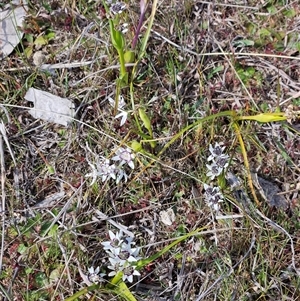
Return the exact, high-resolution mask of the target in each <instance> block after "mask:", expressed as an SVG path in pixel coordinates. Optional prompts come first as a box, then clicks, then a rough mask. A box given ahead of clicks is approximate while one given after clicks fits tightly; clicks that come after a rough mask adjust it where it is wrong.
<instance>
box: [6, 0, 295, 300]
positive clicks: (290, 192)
mask: <svg viewBox="0 0 300 301" xmlns="http://www.w3.org/2000/svg"><path fill="white" fill-rule="evenodd" d="M87 2H88V1H83V0H79V1H61V0H58V1H50V2H47V3H46V2H45V3H44V5H43V4H42V1H30V9H29V12H28V17H27V19H26V25H25V26H24V31H25V32H26V33H27V38H26V37H25V38H24V39H23V41H22V45H20V46H19V47H18V49H17V50H16V51H15V52H14V53H13V54H11V55H10V56H9V57H7V58H6V59H4V60H3V61H1V67H0V78H1V82H0V91H1V93H0V102H1V104H2V106H1V111H0V118H1V120H3V123H4V125H5V129H6V134H5V133H4V132H3V133H2V134H1V135H0V138H1V137H2V138H1V139H0V150H1V153H0V155H1V159H2V160H3V162H2V170H1V183H2V200H3V203H4V202H5V212H2V213H1V217H2V221H3V223H2V228H1V235H2V238H3V243H2V252H3V253H2V257H1V263H2V265H1V266H2V269H1V271H0V293H1V296H2V297H1V299H2V300H30V301H32V300H64V299H66V298H67V297H70V296H72V295H73V294H75V293H76V292H78V291H79V290H80V289H82V288H83V287H84V286H85V285H84V284H83V283H82V278H81V276H80V273H79V269H81V270H82V271H83V272H85V273H86V272H87V268H88V267H90V266H98V265H99V266H102V268H103V269H104V267H105V265H106V262H107V257H106V255H105V253H104V251H103V250H102V246H101V242H102V241H103V240H107V234H108V229H113V230H115V228H114V227H113V226H112V224H111V220H113V221H114V222H116V223H117V224H121V225H124V226H126V227H129V229H130V231H132V232H134V233H135V236H136V240H137V244H138V245H140V246H141V247H142V256H144V257H148V256H150V255H153V254H154V253H156V252H157V251H159V250H161V249H162V248H163V247H165V246H167V245H168V244H169V243H170V241H169V240H172V239H175V238H176V237H179V236H181V235H184V234H186V233H189V232H191V231H193V230H195V229H197V228H201V227H203V228H204V230H203V231H204V232H203V234H202V235H201V236H197V237H193V238H189V239H188V240H185V241H184V242H182V243H180V244H178V245H176V246H175V247H174V248H172V249H171V250H170V251H169V252H168V253H167V254H164V255H163V256H162V257H161V258H160V259H158V260H156V261H155V262H153V263H152V264H150V265H148V266H147V267H145V268H144V269H143V270H141V271H140V272H141V277H140V278H139V279H138V278H135V281H134V284H133V285H132V286H130V290H131V292H132V293H133V294H134V296H135V297H136V299H137V300H149V301H150V300H157V301H158V300H160V301H162V300H195V301H196V300H197V301H200V300H272V301H273V300H278V301H279V300H300V298H299V297H298V296H299V295H300V290H299V288H300V283H299V279H300V278H299V272H300V257H299V254H300V241H299V237H300V220H299V208H300V206H299V205H300V204H299V191H298V190H299V182H300V173H299V163H300V138H299V131H300V128H299V121H298V120H296V121H294V122H293V123H292V124H289V123H287V122H274V123H268V124H259V123H256V122H246V121H245V122H240V123H239V127H240V131H241V133H242V137H243V141H244V143H245V147H246V151H247V157H248V160H249V164H250V168H251V170H252V171H258V173H259V174H260V175H261V176H262V177H263V178H265V179H267V180H269V181H270V182H271V183H275V184H276V185H277V186H278V187H279V188H280V190H281V191H283V192H284V197H285V198H286V201H287V202H288V203H289V208H288V209H287V210H283V209H280V208H274V207H270V206H269V205H268V203H267V202H266V201H265V200H264V199H262V198H261V196H260V195H259V194H258V197H259V200H260V202H261V206H260V207H259V208H256V209H257V210H259V213H260V214H261V215H258V214H253V212H252V213H251V212H248V211H247V210H244V209H243V207H242V205H241V204H240V203H239V200H238V199H237V198H236V196H235V195H234V193H233V192H232V189H231V187H230V186H229V185H227V184H226V183H223V185H222V190H223V193H224V195H225V196H226V201H225V202H224V203H222V205H221V212H220V213H221V214H222V215H223V216H228V217H230V216H231V215H232V216H237V215H238V217H236V218H227V219H216V218H215V216H214V214H213V213H212V212H211V209H210V208H209V207H208V206H207V204H206V203H205V200H204V196H203V194H204V189H203V184H204V183H206V182H207V181H208V177H207V176H206V171H207V170H206V164H207V157H208V156H209V151H208V146H209V144H214V143H215V142H221V143H223V144H224V146H226V153H227V154H228V155H229V156H230V158H231V161H230V166H229V170H230V171H231V172H233V173H234V174H235V175H236V176H237V177H239V178H240V179H241V182H242V187H243V188H242V189H243V190H244V191H245V192H246V191H248V192H249V194H250V197H251V199H253V197H252V196H251V192H250V191H249V189H248V180H247V173H246V170H245V168H244V158H243V155H242V152H241V146H240V144H239V141H238V139H237V136H236V132H235V131H234V129H233V126H232V123H231V119H230V118H227V117H220V118H215V119H213V120H211V121H207V122H205V123H201V124H199V125H198V126H197V127H195V128H193V129H191V130H189V131H186V132H184V133H183V134H182V135H181V136H180V137H178V139H176V141H174V143H172V144H171V145H170V146H169V147H168V148H167V149H165V151H164V152H163V153H162V154H161V156H159V157H156V156H157V155H158V154H159V153H160V151H161V150H162V149H163V147H164V146H165V145H166V144H167V142H168V141H170V140H171V139H172V138H173V137H174V135H175V134H177V133H179V132H180V131H181V130H182V129H184V128H186V127H187V126H188V125H190V124H192V123H193V122H195V121H196V120H199V119H200V118H201V117H204V116H210V115H212V114H216V113H219V112H222V111H228V110H235V111H236V112H237V113H238V114H241V115H255V114H257V113H259V112H274V111H275V110H276V109H280V110H281V111H285V110H286V108H287V107H288V105H291V104H292V105H294V108H295V109H297V108H298V107H299V103H300V98H299V96H296V97H293V96H294V95H296V94H297V93H298V92H299V90H300V75H299V70H300V68H299V64H300V58H299V51H300V40H299V34H298V33H299V30H300V19H299V13H300V6H299V3H298V1H292V2H289V3H287V1H268V2H266V3H265V4H264V5H260V6H258V5H257V1H246V2H247V4H245V1H240V2H237V1H226V4H225V3H223V2H225V1H215V2H219V3H214V4H212V3H208V2H205V1H192V0H185V1H177V0H176V1H175V0H172V1H160V3H159V8H158V10H157V14H156V18H155V21H154V25H153V30H152V33H151V37H150V40H149V44H148V47H147V52H146V54H145V56H144V58H143V59H142V60H141V61H140V63H139V64H138V67H137V74H136V78H135V79H134V80H133V84H134V103H135V106H136V107H135V108H134V109H135V110H134V111H133V112H131V114H130V116H129V119H128V121H127V122H126V124H125V125H124V126H122V127H120V126H119V120H117V119H114V115H113V109H112V107H111V106H110V105H109V104H108V101H107V99H108V97H109V96H111V97H114V95H115V90H116V79H117V77H118V74H119V70H118V57H117V54H116V52H115V50H114V48H113V47H112V45H111V41H110V36H109V27H108V24H107V19H106V18H105V16H104V15H103V7H102V5H101V4H100V3H99V2H98V1H90V2H89V3H87ZM260 3H261V2H260ZM127 5H128V10H127V11H126V12H125V13H124V14H123V15H122V17H121V18H122V21H124V22H128V23H129V32H128V33H127V35H126V41H127V42H128V44H130V43H131V40H132V38H133V36H134V33H135V32H134V28H135V26H136V25H137V23H138V17H139V5H138V3H136V1H127ZM147 16H148V15H147ZM50 32H51V33H54V38H53V39H52V40H50V41H49V43H48V44H47V45H44V46H38V47H37V46H34V47H32V44H30V43H29V42H28V37H29V36H30V37H32V38H33V40H35V39H36V38H37V37H38V36H40V35H47V34H49V33H50ZM144 32H145V28H144V29H143V30H142V35H143V34H144ZM28 47H29V48H30V47H32V52H33V54H32V55H31V56H30V57H26V56H25V53H24V49H26V48H27V49H28ZM37 51H41V52H42V53H43V55H44V61H43V63H47V64H56V63H65V64H67V63H74V62H88V61H92V63H91V64H90V65H88V66H82V67H77V68H62V69H56V70H55V71H54V73H53V74H51V73H47V72H44V71H41V70H39V68H37V67H36V66H34V64H33V55H34V54H35V53H36V52H37ZM131 70H132V67H130V66H129V67H128V71H129V72H130V71H131ZM29 87H35V88H37V89H41V90H45V91H48V92H51V93H54V94H56V95H59V96H61V97H67V98H69V99H72V100H73V101H74V102H75V104H76V109H77V115H76V120H75V121H74V122H73V123H72V124H71V125H70V126H69V127H68V128H65V127H60V126H58V125H55V124H49V123H46V122H44V121H41V120H34V119H33V118H32V117H31V116H30V115H29V113H28V110H27V107H29V104H28V102H27V101H26V100H24V95H25V93H26V91H27V89H28V88H29ZM122 94H123V95H124V97H125V99H126V101H127V103H128V104H130V98H129V97H130V96H129V89H128V88H127V87H125V88H123V89H122ZM139 107H144V108H145V110H146V112H147V115H148V116H149V118H150V120H151V126H152V129H153V136H154V138H155V139H157V145H156V147H155V148H151V147H150V145H149V144H144V145H143V147H144V149H145V151H147V154H148V156H146V155H145V153H144V154H142V153H140V154H136V156H137V159H136V161H135V169H134V170H133V171H130V178H129V180H128V182H127V183H124V182H121V183H120V184H118V185H116V184H115V183H114V182H113V181H107V182H104V183H102V182H101V179H98V181H97V183H95V184H94V185H93V186H89V183H90V179H86V178H85V175H86V174H87V173H89V172H90V166H89V164H88V162H94V161H95V159H96V158H95V155H94V154H93V153H91V152H90V151H89V150H92V151H93V152H94V153H95V154H98V155H101V156H105V157H111V156H112V155H113V151H114V149H116V148H117V147H118V146H121V145H125V144H128V145H130V144H131V142H132V141H133V140H139V139H141V137H140V136H139V131H138V130H137V128H136V123H135V120H134V116H135V115H136V116H137V109H138V108H139ZM128 108H131V107H130V105H129V106H128ZM297 110H298V109H297ZM5 135H6V136H7V139H8V140H7V142H8V143H6V141H5V140H4V137H5ZM1 143H2V145H1ZM8 146H9V147H10V148H11V151H10V150H9V148H8ZM149 155H152V156H153V157H155V160H154V163H153V164H151V166H149V163H150V162H151V161H152V160H151V158H149ZM13 159H14V160H15V163H14V160H13ZM257 193H258V191H257ZM170 207H171V208H173V210H174V212H175V214H176V221H175V222H174V223H173V224H172V225H171V226H166V225H164V224H163V223H162V222H161V221H160V212H161V211H162V210H166V209H168V208H170ZM97 210H100V211H101V212H102V213H104V214H105V215H107V216H108V217H109V218H110V219H103V218H101V217H99V215H98V214H97ZM272 222H273V223H272ZM275 223H276V224H277V225H279V226H280V227H281V228H278V227H276V225H275ZM282 229H284V231H283V230H282ZM291 240H292V243H291ZM292 247H293V248H292ZM292 251H294V253H295V254H294V255H293V254H292ZM293 262H294V266H293ZM295 267H296V270H295ZM108 280H109V279H108V278H106V281H108ZM78 300H79V299H78ZM80 300H117V298H116V297H115V296H113V295H109V294H105V293H104V292H103V291H101V290H99V291H93V292H91V293H88V294H87V295H86V296H85V297H84V298H82V299H80Z"/></svg>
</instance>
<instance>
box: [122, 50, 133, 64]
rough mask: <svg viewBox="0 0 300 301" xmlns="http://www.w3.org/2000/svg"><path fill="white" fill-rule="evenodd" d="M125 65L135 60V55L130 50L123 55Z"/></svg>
mask: <svg viewBox="0 0 300 301" xmlns="http://www.w3.org/2000/svg"><path fill="white" fill-rule="evenodd" d="M124 60H125V63H133V62H134V60H135V53H134V51H132V50H128V51H126V52H125V53H124Z"/></svg>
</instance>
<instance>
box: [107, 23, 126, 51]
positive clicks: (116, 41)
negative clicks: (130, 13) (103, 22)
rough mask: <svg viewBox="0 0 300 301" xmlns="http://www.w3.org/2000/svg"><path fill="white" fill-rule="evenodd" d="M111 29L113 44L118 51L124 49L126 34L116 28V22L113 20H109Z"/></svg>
mask: <svg viewBox="0 0 300 301" xmlns="http://www.w3.org/2000/svg"><path fill="white" fill-rule="evenodd" d="M109 29H110V36H111V41H112V44H113V46H114V47H115V48H116V49H117V50H118V51H123V49H124V46H125V40H124V36H123V34H122V32H121V31H119V30H115V27H114V23H113V21H112V20H109Z"/></svg>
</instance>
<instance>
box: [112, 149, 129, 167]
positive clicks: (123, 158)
mask: <svg viewBox="0 0 300 301" xmlns="http://www.w3.org/2000/svg"><path fill="white" fill-rule="evenodd" d="M134 158H135V155H134V154H133V153H132V151H131V149H130V148H128V147H127V148H123V147H120V148H119V149H118V150H117V151H116V155H115V156H114V157H112V160H113V161H120V163H119V166H122V165H124V164H125V163H126V164H128V166H129V167H130V168H131V169H134V162H133V159H134Z"/></svg>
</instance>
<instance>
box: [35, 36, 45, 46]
mask: <svg viewBox="0 0 300 301" xmlns="http://www.w3.org/2000/svg"><path fill="white" fill-rule="evenodd" d="M47 43H48V41H47V40H46V39H45V37H44V36H39V37H37V38H36V39H35V41H34V45H37V46H43V45H46V44H47Z"/></svg>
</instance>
